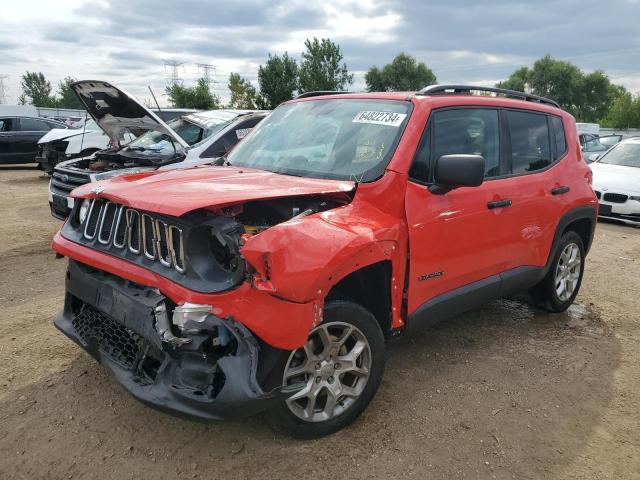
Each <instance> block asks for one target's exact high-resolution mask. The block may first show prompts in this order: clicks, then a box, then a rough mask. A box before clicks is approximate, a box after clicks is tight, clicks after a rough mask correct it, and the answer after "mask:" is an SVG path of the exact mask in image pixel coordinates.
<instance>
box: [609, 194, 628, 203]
mask: <svg viewBox="0 0 640 480" xmlns="http://www.w3.org/2000/svg"><path fill="white" fill-rule="evenodd" d="M628 199H629V196H628V195H623V194H622V193H605V194H604V196H603V200H604V201H605V202H611V203H624V202H626V201H627V200H628Z"/></svg>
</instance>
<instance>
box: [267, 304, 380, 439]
mask: <svg viewBox="0 0 640 480" xmlns="http://www.w3.org/2000/svg"><path fill="white" fill-rule="evenodd" d="M384 364H385V342H384V337H383V335H382V332H381V330H380V327H379V325H378V322H377V321H376V319H375V317H374V316H373V315H372V314H371V313H370V312H368V311H367V310H366V309H364V308H363V307H361V306H360V305H358V304H356V303H353V302H350V301H343V300H338V301H330V302H327V304H326V305H325V309H324V320H323V322H322V323H321V324H320V325H318V326H317V327H316V328H314V329H313V330H312V331H311V332H310V334H309V337H308V340H307V343H306V344H305V345H304V346H303V347H302V348H300V349H298V350H295V351H293V352H291V354H290V355H289V357H288V358H287V359H286V361H285V362H284V364H283V365H282V368H280V369H276V370H277V371H279V372H280V374H281V377H280V381H281V382H282V384H284V385H304V387H303V388H302V389H301V390H300V391H299V392H297V393H296V394H294V395H292V396H291V397H290V398H288V399H287V400H285V401H284V402H283V403H282V404H281V405H278V406H277V407H276V408H274V409H273V410H272V411H271V421H272V424H273V425H274V427H276V428H277V429H282V430H285V431H286V432H288V433H289V434H291V435H294V436H297V437H304V438H312V437H319V436H322V435H328V434H330V433H333V432H335V431H337V430H339V429H341V428H343V427H345V426H346V425H348V424H349V423H351V422H352V421H353V420H355V419H356V418H357V417H358V416H359V415H360V414H361V413H362V412H363V411H364V409H365V408H366V407H367V405H368V404H369V402H370V401H371V399H372V398H373V396H374V395H375V393H376V391H377V390H378V387H379V385H380V381H381V379H382V373H383V371H384Z"/></svg>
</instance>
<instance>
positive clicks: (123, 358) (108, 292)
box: [54, 261, 302, 420]
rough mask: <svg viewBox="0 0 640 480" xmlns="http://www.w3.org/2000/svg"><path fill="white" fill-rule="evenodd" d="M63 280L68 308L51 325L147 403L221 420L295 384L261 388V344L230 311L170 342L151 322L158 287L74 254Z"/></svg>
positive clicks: (276, 397)
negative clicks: (93, 265)
mask: <svg viewBox="0 0 640 480" xmlns="http://www.w3.org/2000/svg"><path fill="white" fill-rule="evenodd" d="M66 286H67V293H66V299H65V308H64V311H63V312H61V313H60V314H59V315H58V316H57V318H56V319H55V321H54V323H55V326H56V327H57V328H58V329H59V330H61V331H62V332H63V333H64V334H65V335H67V336H68V337H69V338H71V339H72V340H73V341H75V342H76V343H77V344H78V345H80V346H81V347H82V348H84V349H85V350H86V351H87V352H89V353H90V354H91V355H92V356H93V357H94V358H96V360H98V362H100V363H101V364H102V365H104V366H106V367H107V368H109V369H110V370H111V371H112V372H113V374H114V376H115V377H116V379H117V380H118V381H119V382H120V383H121V384H122V386H123V387H124V388H125V389H126V390H127V391H128V392H129V393H131V394H132V395H133V396H134V397H135V398H137V399H138V400H140V401H142V402H144V403H146V404H149V405H151V406H153V407H156V408H158V409H161V410H164V411H169V412H172V413H179V414H183V415H187V416H190V417H195V418H198V419H202V420H219V419H225V418H232V417H243V416H250V415H253V414H255V413H258V412H260V411H262V410H265V409H267V408H269V407H271V406H273V405H274V404H276V403H277V402H280V401H282V400H283V399H284V398H286V397H288V396H290V395H292V394H293V393H295V392H296V391H297V390H299V388H297V387H294V388H289V387H288V388H282V387H280V388H276V389H274V390H272V391H270V392H264V391H263V390H262V388H261V386H260V385H259V383H258V381H257V378H256V375H257V371H258V362H259V359H260V355H261V352H260V344H259V343H258V341H257V340H256V338H255V337H254V336H253V335H252V334H251V332H250V331H249V330H248V329H246V328H245V327H244V326H243V325H241V324H240V323H238V322H235V321H234V320H233V319H231V318H228V319H222V318H219V317H216V316H215V315H210V316H209V317H208V318H207V322H206V329H207V330H206V331H202V332H200V333H198V334H196V335H190V336H189V337H188V338H189V339H190V341H189V342H188V343H184V344H181V345H172V344H169V343H167V342H163V341H162V340H161V338H160V335H159V334H158V332H157V331H156V330H155V328H154V315H155V309H156V306H157V305H158V303H159V302H163V301H164V297H163V296H162V295H161V294H160V293H159V292H158V291H157V290H154V289H148V288H144V287H138V286H136V285H132V284H131V283H129V282H126V281H124V280H122V279H119V278H117V277H114V276H111V275H108V274H105V273H104V272H100V271H97V270H93V269H90V268H88V267H86V266H84V265H81V264H78V263H76V262H73V261H70V262H69V270H68V274H67V281H66ZM218 332H224V334H223V335H220V334H219V333H218ZM217 338H223V339H224V342H226V345H220V344H219V342H216V339H217ZM301 387H302V386H301ZM301 387H300V388H301Z"/></svg>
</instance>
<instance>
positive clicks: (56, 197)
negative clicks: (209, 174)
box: [49, 81, 268, 219]
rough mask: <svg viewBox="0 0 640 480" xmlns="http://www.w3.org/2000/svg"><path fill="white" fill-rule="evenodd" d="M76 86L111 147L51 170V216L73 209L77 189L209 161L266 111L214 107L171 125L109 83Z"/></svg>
mask: <svg viewBox="0 0 640 480" xmlns="http://www.w3.org/2000/svg"><path fill="white" fill-rule="evenodd" d="M73 87H74V89H75V90H76V93H77V95H78V97H79V98H80V100H81V101H82V102H83V103H84V105H85V106H86V108H87V112H88V113H89V115H91V117H92V118H93V120H94V121H95V124H96V125H97V126H98V127H99V128H100V129H101V130H102V131H103V132H104V135H105V136H107V137H108V148H106V149H101V150H99V151H97V152H95V153H94V154H92V155H89V156H84V157H82V158H75V159H72V160H67V161H63V162H60V163H58V164H57V165H56V166H55V168H54V169H53V173H52V175H51V181H50V182H49V206H50V207H51V214H52V215H53V216H54V217H56V218H61V219H64V218H66V217H67V215H68V214H69V212H70V211H71V208H73V203H74V202H73V198H72V197H71V195H70V193H71V191H72V190H73V189H75V188H76V187H78V186H80V185H84V184H85V183H90V182H95V181H98V180H104V179H106V178H110V177H114V176H120V175H129V174H132V173H138V172H143V171H148V170H155V169H158V168H163V169H168V168H185V167H190V166H194V165H198V164H203V163H210V162H212V161H213V160H214V159H216V158H219V157H221V156H223V155H225V154H226V153H227V152H228V151H229V150H230V149H231V148H232V147H233V146H234V145H235V144H236V143H238V142H239V141H240V140H241V139H242V138H243V137H244V136H245V135H246V134H247V133H248V132H249V131H250V130H251V129H252V128H253V127H254V126H255V125H257V124H258V122H260V121H261V120H262V119H263V118H264V117H265V116H266V115H267V113H268V112H266V111H257V110H211V111H208V112H196V113H191V114H188V115H184V116H182V117H181V118H178V119H176V120H173V121H171V122H169V123H168V124H167V123H165V122H164V121H162V120H161V119H160V118H159V116H157V115H156V114H155V113H153V112H152V111H150V110H148V109H147V108H146V107H145V106H144V105H142V104H140V103H139V102H137V101H136V100H135V99H134V98H133V97H131V96H130V95H128V94H127V93H125V92H123V91H122V90H119V89H117V88H116V87H114V86H112V85H111V84H109V83H107V82H101V81H83V82H77V83H75V84H74V85H73ZM80 132H81V131H80ZM73 138H76V136H74V137H72V139H73ZM133 138H135V140H132V139H133ZM85 139H86V136H85Z"/></svg>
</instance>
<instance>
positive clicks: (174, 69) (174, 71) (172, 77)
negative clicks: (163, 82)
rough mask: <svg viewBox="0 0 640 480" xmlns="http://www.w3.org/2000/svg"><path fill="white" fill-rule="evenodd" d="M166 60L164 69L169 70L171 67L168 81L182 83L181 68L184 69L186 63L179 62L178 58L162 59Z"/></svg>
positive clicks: (173, 83)
mask: <svg viewBox="0 0 640 480" xmlns="http://www.w3.org/2000/svg"><path fill="white" fill-rule="evenodd" d="M162 61H163V62H164V70H165V72H166V71H167V67H169V77H167V82H168V83H169V85H182V79H181V78H180V75H179V73H180V71H179V68H180V67H182V70H183V71H184V63H183V62H178V61H176V60H164V59H163V60H162Z"/></svg>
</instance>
